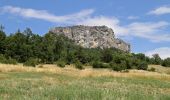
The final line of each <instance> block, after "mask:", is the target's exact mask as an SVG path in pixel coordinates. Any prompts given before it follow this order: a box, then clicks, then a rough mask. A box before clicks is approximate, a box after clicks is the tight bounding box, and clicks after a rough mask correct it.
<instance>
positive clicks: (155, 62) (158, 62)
mask: <svg viewBox="0 0 170 100" xmlns="http://www.w3.org/2000/svg"><path fill="white" fill-rule="evenodd" d="M152 56H153V59H154V64H157V65H160V64H161V61H162V59H161V58H160V56H159V54H153V55H152Z"/></svg>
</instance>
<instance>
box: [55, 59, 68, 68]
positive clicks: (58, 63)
mask: <svg viewBox="0 0 170 100" xmlns="http://www.w3.org/2000/svg"><path fill="white" fill-rule="evenodd" d="M56 64H57V66H58V67H61V68H64V67H65V65H66V62H65V61H62V60H59V61H57V62H56Z"/></svg>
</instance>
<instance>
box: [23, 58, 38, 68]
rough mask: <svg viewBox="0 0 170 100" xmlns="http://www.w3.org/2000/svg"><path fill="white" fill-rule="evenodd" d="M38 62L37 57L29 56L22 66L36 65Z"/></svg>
mask: <svg viewBox="0 0 170 100" xmlns="http://www.w3.org/2000/svg"><path fill="white" fill-rule="evenodd" d="M38 64H39V62H38V59H35V58H30V59H28V60H27V61H26V62H25V63H24V66H31V67H36V65H38Z"/></svg>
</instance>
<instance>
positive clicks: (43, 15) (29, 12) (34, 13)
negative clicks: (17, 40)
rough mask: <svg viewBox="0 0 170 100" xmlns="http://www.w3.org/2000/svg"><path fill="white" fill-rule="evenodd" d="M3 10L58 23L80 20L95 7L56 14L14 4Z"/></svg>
mask: <svg viewBox="0 0 170 100" xmlns="http://www.w3.org/2000/svg"><path fill="white" fill-rule="evenodd" d="M1 11H2V12H4V13H11V14H15V15H18V16H22V17H24V18H35V19H42V20H46V21H49V22H56V23H72V21H79V20H82V19H84V18H86V17H88V16H89V15H91V14H92V13H93V12H94V10H93V9H86V10H82V11H80V12H78V13H74V14H70V15H64V16H56V15H54V14H51V13H49V12H47V11H46V10H35V9H25V8H20V7H13V6H5V7H2V8H1Z"/></svg>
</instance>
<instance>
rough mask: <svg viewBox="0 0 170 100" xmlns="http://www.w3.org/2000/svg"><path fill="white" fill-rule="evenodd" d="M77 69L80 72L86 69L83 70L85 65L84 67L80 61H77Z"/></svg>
mask: <svg viewBox="0 0 170 100" xmlns="http://www.w3.org/2000/svg"><path fill="white" fill-rule="evenodd" d="M75 67H76V68H77V69H80V70H82V69H84V68H83V65H82V63H81V62H80V61H76V63H75Z"/></svg>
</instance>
